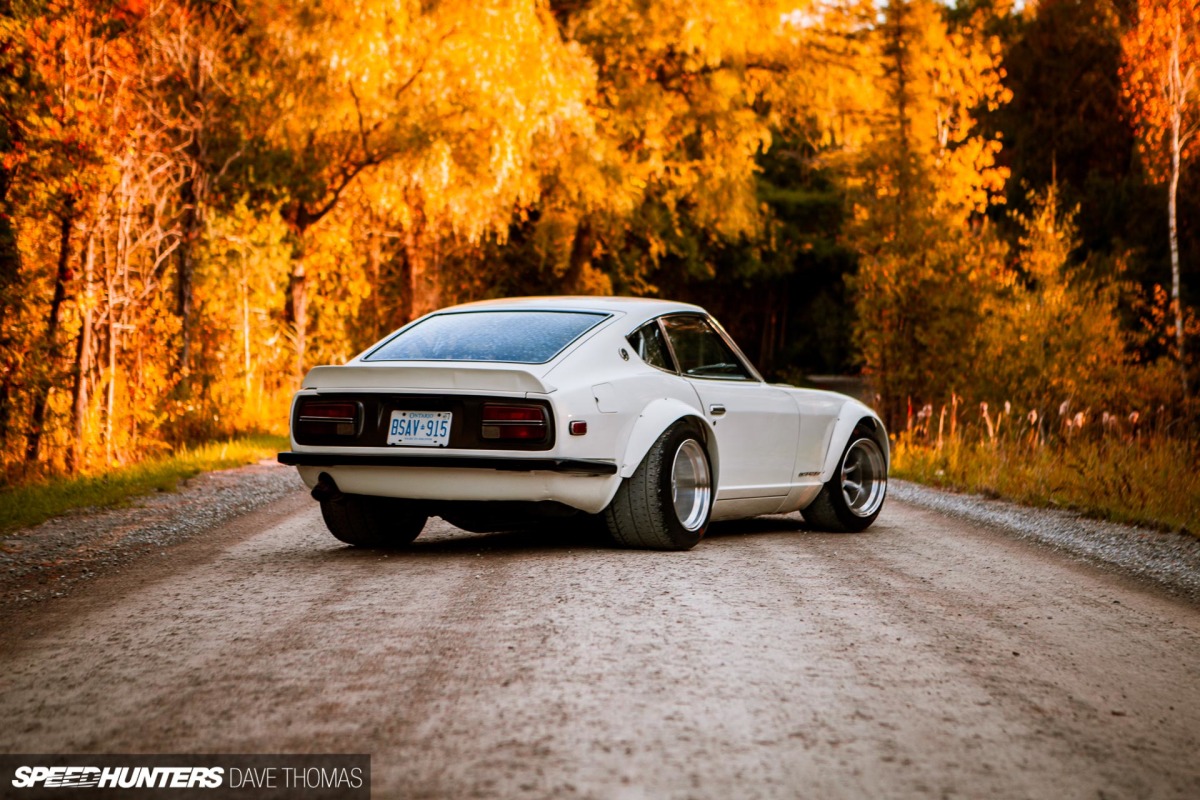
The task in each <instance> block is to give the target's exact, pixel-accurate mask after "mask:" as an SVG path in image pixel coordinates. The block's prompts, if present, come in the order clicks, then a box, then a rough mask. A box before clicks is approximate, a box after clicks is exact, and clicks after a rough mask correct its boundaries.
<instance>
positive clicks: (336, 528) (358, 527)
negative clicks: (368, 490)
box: [321, 494, 429, 548]
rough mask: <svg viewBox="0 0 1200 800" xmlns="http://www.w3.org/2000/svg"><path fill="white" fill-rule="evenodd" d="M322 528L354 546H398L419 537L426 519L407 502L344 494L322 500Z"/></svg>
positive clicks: (389, 498) (388, 498) (391, 498)
mask: <svg viewBox="0 0 1200 800" xmlns="http://www.w3.org/2000/svg"><path fill="white" fill-rule="evenodd" d="M321 516H322V517H324V518H325V527H327V528H329V532H330V533H332V534H333V535H334V537H335V538H337V539H338V540H339V541H342V542H345V543H346V544H350V545H354V546H355V547H380V548H382V547H401V546H403V545H406V544H408V543H409V542H411V541H412V540H413V539H416V538H417V536H419V535H420V533H421V529H422V528H424V527H425V523H426V521H427V520H428V519H429V518H428V517H427V516H426V515H425V514H422V513H421V512H420V511H417V510H416V509H415V508H414V507H413V504H412V503H411V502H410V501H408V500H398V499H396V498H393V497H370V496H367V495H361V494H344V495H342V496H340V497H338V498H336V499H332V500H322V501H321Z"/></svg>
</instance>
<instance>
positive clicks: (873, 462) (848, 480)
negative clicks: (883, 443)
mask: <svg viewBox="0 0 1200 800" xmlns="http://www.w3.org/2000/svg"><path fill="white" fill-rule="evenodd" d="M841 481H842V497H843V498H844V499H845V501H846V508H847V509H849V510H850V513H851V514H853V515H854V516H856V517H870V516H872V515H874V514H876V513H878V512H879V508H880V506H882V505H883V498H884V495H886V494H887V462H886V461H885V460H884V458H883V451H882V450H880V449H879V444H878V443H877V442H876V441H875V440H874V439H869V438H865V437H864V438H862V439H856V440H855V441H854V442H852V443H851V444H850V446H849V447H848V448H846V455H845V457H844V458H843V459H842V478H841Z"/></svg>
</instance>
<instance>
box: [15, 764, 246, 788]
mask: <svg viewBox="0 0 1200 800" xmlns="http://www.w3.org/2000/svg"><path fill="white" fill-rule="evenodd" d="M224 775H225V770H224V769H222V768H221V767H212V768H211V769H210V768H206V767H107V768H106V769H100V768H99V767H17V771H16V777H15V778H14V779H13V782H12V785H13V788H16V789H32V788H34V787H35V786H43V787H45V788H47V789H70V788H76V789H96V788H103V789H167V788H170V789H219V788H220V787H221V786H222V785H223V782H224Z"/></svg>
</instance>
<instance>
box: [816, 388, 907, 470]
mask: <svg viewBox="0 0 1200 800" xmlns="http://www.w3.org/2000/svg"><path fill="white" fill-rule="evenodd" d="M860 423H861V424H862V425H864V426H865V427H867V428H868V429H870V431H871V438H872V439H874V440H875V441H876V442H877V443H878V444H879V447H880V448H881V449H882V450H883V457H884V459H885V460H886V461H887V464H888V466H889V467H890V466H891V463H892V456H891V450H890V449H889V447H888V437H887V431H886V430H885V429H884V427H883V422H882V421H881V420H880V419H879V417H877V416H876V415H875V412H874V411H872V410H871V409H869V408H867V407H866V406H864V405H862V404H861V403H858V402H857V401H851V402H849V403H847V404H846V405H845V406H844V407H843V408H842V413H841V415H840V416H839V417H838V421H837V424H835V425H834V427H833V435H832V436H831V437H830V438H829V452H827V453H826V454H825V465H824V469H822V470H821V483H827V482H828V481H829V479H830V478H832V477H833V473H834V472H835V471H836V470H837V465H838V461H839V460H841V457H842V452H843V451H844V450H845V449H846V445H848V444H850V436H851V434H853V433H854V429H855V428H856V427H858V425H859V424H860Z"/></svg>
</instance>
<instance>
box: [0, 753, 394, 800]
mask: <svg viewBox="0 0 1200 800" xmlns="http://www.w3.org/2000/svg"><path fill="white" fill-rule="evenodd" d="M8 787H11V788H8ZM215 789H216V790H221V791H220V792H219V794H218V795H217V796H220V797H235V798H239V797H240V798H246V800H273V799H274V798H303V799H304V800H320V799H322V798H339V800H340V799H341V798H352V799H353V798H363V800H366V798H369V797H370V796H371V758H370V756H366V755H332V754H325V755H274V756H273V755H212V756H202V755H174V756H171V755H126V756H116V755H104V756H68V755H62V754H60V755H41V756H30V755H26V756H16V755H13V756H0V796H4V797H13V798H30V800H34V799H35V798H40V797H54V798H71V797H89V798H97V797H136V798H179V797H195V796H209V797H211V796H214V795H213V794H212V790H215Z"/></svg>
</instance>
